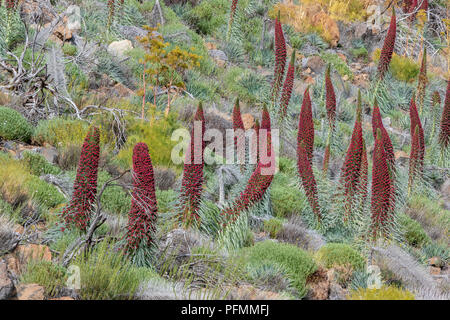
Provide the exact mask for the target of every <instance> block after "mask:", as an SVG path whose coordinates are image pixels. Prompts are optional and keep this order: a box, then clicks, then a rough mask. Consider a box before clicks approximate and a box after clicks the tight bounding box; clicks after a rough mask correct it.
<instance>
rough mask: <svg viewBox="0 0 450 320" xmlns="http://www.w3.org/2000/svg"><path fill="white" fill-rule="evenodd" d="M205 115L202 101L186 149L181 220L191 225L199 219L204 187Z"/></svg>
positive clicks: (182, 182)
mask: <svg viewBox="0 0 450 320" xmlns="http://www.w3.org/2000/svg"><path fill="white" fill-rule="evenodd" d="M204 134H205V117H204V114H203V106H202V103H201V102H200V103H199V105H198V108H197V112H196V113H195V116H194V121H193V123H192V130H191V139H190V145H189V147H188V148H187V151H186V157H185V161H184V169H183V179H182V181H181V201H182V208H181V217H180V218H181V220H182V222H183V223H185V224H187V225H189V224H191V223H192V222H195V221H197V220H198V218H199V216H198V208H199V205H200V200H201V195H202V189H203V180H204V177H203V166H204V158H203V151H204V149H205V142H204V140H203V136H204Z"/></svg>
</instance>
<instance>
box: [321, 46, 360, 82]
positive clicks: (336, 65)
mask: <svg viewBox="0 0 450 320" xmlns="http://www.w3.org/2000/svg"><path fill="white" fill-rule="evenodd" d="M320 57H321V58H322V59H323V61H325V62H326V63H327V64H331V68H332V69H333V70H336V71H337V72H338V73H339V75H340V76H341V77H343V76H347V77H348V78H349V79H350V80H352V79H353V72H352V70H351V69H350V67H349V66H348V65H347V63H346V62H345V61H344V60H342V58H341V57H339V56H338V55H337V54H335V53H329V52H324V53H322V54H321V55H320Z"/></svg>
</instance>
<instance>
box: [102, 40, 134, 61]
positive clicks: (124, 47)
mask: <svg viewBox="0 0 450 320" xmlns="http://www.w3.org/2000/svg"><path fill="white" fill-rule="evenodd" d="M131 49H133V44H132V43H131V41H130V40H121V41H113V42H111V44H110V45H109V46H108V52H109V54H111V55H113V56H116V57H118V58H125V52H127V51H128V50H131Z"/></svg>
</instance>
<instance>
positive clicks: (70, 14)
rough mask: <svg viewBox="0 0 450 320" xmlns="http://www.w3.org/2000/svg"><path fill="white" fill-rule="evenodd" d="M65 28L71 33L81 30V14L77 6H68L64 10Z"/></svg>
mask: <svg viewBox="0 0 450 320" xmlns="http://www.w3.org/2000/svg"><path fill="white" fill-rule="evenodd" d="M66 15H67V18H68V19H67V28H68V29H69V30H70V31H72V32H77V31H80V30H81V13H80V7H79V6H77V5H70V6H69V7H68V8H67V10H66Z"/></svg>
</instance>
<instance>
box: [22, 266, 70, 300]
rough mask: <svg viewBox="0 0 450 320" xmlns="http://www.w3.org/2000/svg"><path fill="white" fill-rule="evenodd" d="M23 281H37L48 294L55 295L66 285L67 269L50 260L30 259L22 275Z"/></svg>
mask: <svg viewBox="0 0 450 320" xmlns="http://www.w3.org/2000/svg"><path fill="white" fill-rule="evenodd" d="M21 281H22V282H23V283H37V284H38V285H40V286H43V287H44V292H45V294H46V295H47V296H51V297H52V296H55V295H57V294H58V292H59V290H61V289H62V288H63V287H65V285H66V281H67V273H66V269H65V268H63V267H61V266H59V265H56V264H53V263H51V262H49V261H33V260H32V261H30V262H29V263H28V264H27V269H26V271H25V273H24V274H23V275H22V279H21Z"/></svg>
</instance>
